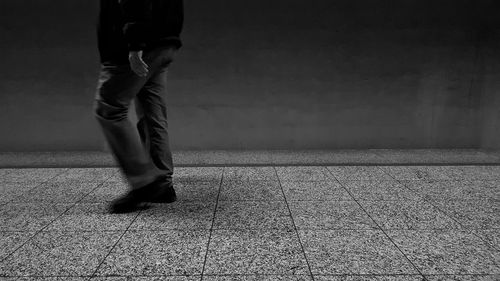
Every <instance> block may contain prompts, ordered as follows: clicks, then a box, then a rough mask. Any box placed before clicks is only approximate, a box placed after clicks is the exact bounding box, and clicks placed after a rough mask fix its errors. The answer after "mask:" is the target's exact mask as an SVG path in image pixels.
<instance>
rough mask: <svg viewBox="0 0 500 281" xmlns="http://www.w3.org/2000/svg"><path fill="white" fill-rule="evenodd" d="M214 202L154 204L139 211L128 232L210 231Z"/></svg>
mask: <svg viewBox="0 0 500 281" xmlns="http://www.w3.org/2000/svg"><path fill="white" fill-rule="evenodd" d="M215 203H216V202H215V201H211V202H201V201H200V202H174V203H170V204H154V207H153V208H149V209H147V210H143V211H141V213H140V214H139V215H138V216H137V219H136V220H135V221H134V222H133V223H132V225H131V226H130V230H155V231H156V230H166V229H210V227H211V226H212V220H213V217H214V210H215Z"/></svg>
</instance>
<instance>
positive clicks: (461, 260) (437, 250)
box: [386, 230, 500, 274]
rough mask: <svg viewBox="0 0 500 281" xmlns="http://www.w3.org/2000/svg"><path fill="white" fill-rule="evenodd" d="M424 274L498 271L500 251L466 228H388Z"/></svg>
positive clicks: (499, 269)
mask: <svg viewBox="0 0 500 281" xmlns="http://www.w3.org/2000/svg"><path fill="white" fill-rule="evenodd" d="M386 233H387V234H388V235H389V236H390V237H391V239H392V240H393V241H394V243H396V244H397V245H398V247H399V248H400V249H401V250H402V251H403V252H404V253H405V255H406V256H407V257H408V258H409V259H410V260H411V261H412V262H413V264H415V266H417V267H418V268H419V270H420V271H421V272H422V273H423V274H499V273H500V267H499V265H498V264H499V262H500V255H499V252H498V251H496V250H494V249H493V248H491V247H490V246H489V245H487V244H486V243H485V242H484V241H482V240H481V239H480V238H478V237H476V236H475V235H473V234H472V233H469V232H467V231H465V230H388V231H386Z"/></svg>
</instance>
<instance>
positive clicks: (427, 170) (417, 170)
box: [380, 166, 454, 180]
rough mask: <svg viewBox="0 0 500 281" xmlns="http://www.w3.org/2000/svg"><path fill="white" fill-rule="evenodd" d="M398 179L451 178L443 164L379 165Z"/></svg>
mask: <svg viewBox="0 0 500 281" xmlns="http://www.w3.org/2000/svg"><path fill="white" fill-rule="evenodd" d="M380 168H381V169H383V170H385V171H386V172H387V173H388V174H389V175H391V176H392V177H394V178H395V179H398V180H453V179H454V178H453V176H452V175H450V173H449V169H447V168H444V167H443V166H380Z"/></svg>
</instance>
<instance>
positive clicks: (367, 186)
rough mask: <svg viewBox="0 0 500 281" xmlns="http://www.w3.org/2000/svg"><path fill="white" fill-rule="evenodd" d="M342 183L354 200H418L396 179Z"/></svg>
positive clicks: (417, 197)
mask: <svg viewBox="0 0 500 281" xmlns="http://www.w3.org/2000/svg"><path fill="white" fill-rule="evenodd" d="M343 185H344V186H345V187H346V188H347V190H348V191H349V192H350V193H351V194H352V196H354V198H356V200H369V201H379V200H380V201H392V200H406V201H407V200H419V199H420V197H419V196H417V195H416V194H415V193H414V192H412V191H411V190H409V189H408V188H406V187H405V186H404V185H402V184H400V183H398V182H396V181H379V180H363V181H345V182H343Z"/></svg>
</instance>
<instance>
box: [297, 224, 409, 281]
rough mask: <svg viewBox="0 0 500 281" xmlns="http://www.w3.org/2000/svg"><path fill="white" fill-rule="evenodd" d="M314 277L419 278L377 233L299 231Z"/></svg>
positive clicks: (397, 252)
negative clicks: (339, 275)
mask: <svg viewBox="0 0 500 281" xmlns="http://www.w3.org/2000/svg"><path fill="white" fill-rule="evenodd" d="M299 235H300V239H301V241H302V245H303V246H304V250H305V252H306V256H307V259H308V261H309V264H310V266H311V270H312V273H313V274H315V275H316V274H318V275H328V274H351V275H355V274H418V272H417V271H416V270H415V268H414V267H413V266H412V265H411V264H410V263H409V262H408V260H407V259H406V258H405V257H404V256H403V254H402V253H401V252H400V251H399V250H398V249H397V247H395V246H394V245H393V244H392V243H391V241H390V240H389V239H388V238H387V237H386V236H385V235H384V233H383V232H382V231H379V230H368V229H363V230H299Z"/></svg>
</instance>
